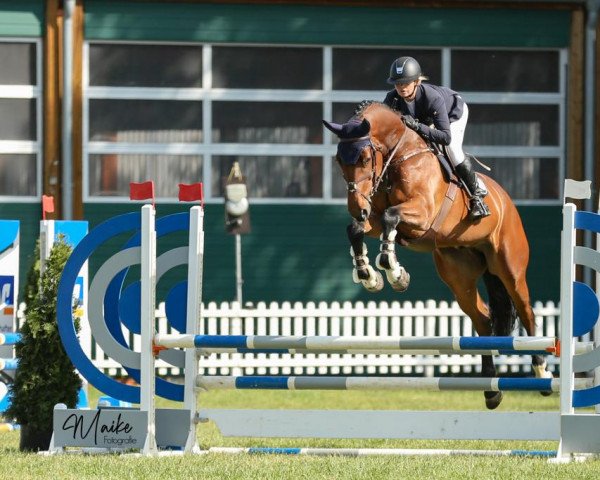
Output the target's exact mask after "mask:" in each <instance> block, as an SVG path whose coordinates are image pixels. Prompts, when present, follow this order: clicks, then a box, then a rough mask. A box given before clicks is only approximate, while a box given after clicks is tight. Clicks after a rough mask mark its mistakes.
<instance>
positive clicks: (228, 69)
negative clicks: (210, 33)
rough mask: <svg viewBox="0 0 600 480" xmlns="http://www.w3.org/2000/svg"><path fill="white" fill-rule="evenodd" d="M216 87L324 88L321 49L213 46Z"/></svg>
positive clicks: (214, 84)
mask: <svg viewBox="0 0 600 480" xmlns="http://www.w3.org/2000/svg"><path fill="white" fill-rule="evenodd" d="M212 55H213V60H212V63H213V71H212V75H213V87H216V88H283V89H288V88H292V89H293V88H302V89H320V88H323V53H322V49H321V48H292V47H213V49H212Z"/></svg>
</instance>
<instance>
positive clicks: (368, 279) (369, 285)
mask: <svg viewBox="0 0 600 480" xmlns="http://www.w3.org/2000/svg"><path fill="white" fill-rule="evenodd" d="M346 232H347V234H348V239H349V240H350V245H351V247H350V255H351V256H352V263H353V264H354V268H353V269H352V280H354V283H362V285H363V286H364V287H365V288H366V289H367V290H368V291H369V292H379V291H380V290H381V289H382V288H383V277H382V276H381V273H379V272H376V271H375V269H374V268H373V267H372V266H371V265H369V257H368V256H367V246H366V245H365V244H364V243H363V239H364V237H365V229H364V226H363V224H361V223H359V222H358V221H357V220H354V219H353V220H352V224H350V225H348V228H347V229H346Z"/></svg>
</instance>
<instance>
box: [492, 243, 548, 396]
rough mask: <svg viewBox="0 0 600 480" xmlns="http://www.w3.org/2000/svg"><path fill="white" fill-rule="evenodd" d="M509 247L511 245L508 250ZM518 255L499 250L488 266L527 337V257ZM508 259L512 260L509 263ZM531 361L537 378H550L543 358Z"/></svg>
mask: <svg viewBox="0 0 600 480" xmlns="http://www.w3.org/2000/svg"><path fill="white" fill-rule="evenodd" d="M511 246H512V245H510V246H509V247H508V248H510V247H511ZM525 246H526V244H525ZM520 253H521V254H520V255H516V254H514V253H513V254H512V255H509V254H507V253H506V252H504V251H502V250H501V251H500V252H499V253H498V255H496V256H494V257H492V258H488V265H489V267H490V271H492V272H493V273H495V274H496V275H497V277H499V278H500V280H501V281H502V284H503V285H504V287H505V288H506V292H507V294H508V295H509V296H510V298H511V299H512V301H513V303H514V306H515V309H516V311H517V315H518V316H519V319H520V320H521V324H522V325H523V328H524V329H525V331H526V332H527V335H529V336H535V334H536V332H535V315H534V313H533V309H532V308H531V301H530V297H529V288H528V286H527V281H526V278H525V274H526V269H527V262H528V256H525V255H523V254H522V253H523V252H522V250H521V252H520ZM508 258H511V259H513V260H512V261H511V262H509V261H508ZM531 360H532V362H531V363H532V367H533V371H534V373H535V376H536V377H537V378H552V372H550V371H548V370H547V363H546V358H545V356H543V355H532V357H531ZM541 393H542V395H550V394H551V393H552V392H550V391H547V392H541Z"/></svg>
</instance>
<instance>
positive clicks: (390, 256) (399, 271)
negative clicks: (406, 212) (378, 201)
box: [375, 207, 410, 292]
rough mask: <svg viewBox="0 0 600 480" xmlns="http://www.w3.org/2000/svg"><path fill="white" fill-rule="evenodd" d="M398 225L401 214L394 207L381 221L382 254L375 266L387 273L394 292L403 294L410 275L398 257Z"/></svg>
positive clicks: (384, 214)
mask: <svg viewBox="0 0 600 480" xmlns="http://www.w3.org/2000/svg"><path fill="white" fill-rule="evenodd" d="M398 223H400V214H399V213H398V211H397V210H396V209H395V208H394V207H391V208H388V209H387V210H386V211H385V212H384V213H383V218H382V219H381V224H382V232H381V252H380V253H379V255H377V259H376V260H375V265H377V268H379V269H380V270H384V271H385V275H386V277H387V279H388V282H390V285H391V286H392V288H393V289H394V290H396V291H398V292H403V291H405V290H406V289H407V288H408V285H409V283H410V275H409V274H408V272H407V271H406V270H405V268H404V267H403V266H402V265H400V262H398V258H397V257H396V235H397V233H398V232H397V231H396V227H397V226H398Z"/></svg>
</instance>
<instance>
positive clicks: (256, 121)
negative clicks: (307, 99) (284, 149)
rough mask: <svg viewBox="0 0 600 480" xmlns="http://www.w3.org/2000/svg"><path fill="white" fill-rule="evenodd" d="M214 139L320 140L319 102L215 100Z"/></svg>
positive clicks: (272, 141) (321, 132)
mask: <svg viewBox="0 0 600 480" xmlns="http://www.w3.org/2000/svg"><path fill="white" fill-rule="evenodd" d="M212 105H213V141H214V142H221V143H237V142H239V143H321V142H322V141H323V131H322V125H323V124H322V123H321V120H322V118H321V116H322V112H323V108H322V106H321V104H320V103H296V102H294V103H288V102H285V103H284V102H213V104H212Z"/></svg>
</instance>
